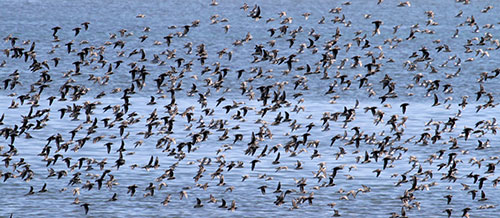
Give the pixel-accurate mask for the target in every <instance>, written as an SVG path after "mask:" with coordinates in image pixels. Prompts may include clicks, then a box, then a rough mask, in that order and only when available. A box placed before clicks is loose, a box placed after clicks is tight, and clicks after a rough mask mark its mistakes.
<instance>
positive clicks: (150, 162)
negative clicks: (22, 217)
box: [0, 0, 500, 217]
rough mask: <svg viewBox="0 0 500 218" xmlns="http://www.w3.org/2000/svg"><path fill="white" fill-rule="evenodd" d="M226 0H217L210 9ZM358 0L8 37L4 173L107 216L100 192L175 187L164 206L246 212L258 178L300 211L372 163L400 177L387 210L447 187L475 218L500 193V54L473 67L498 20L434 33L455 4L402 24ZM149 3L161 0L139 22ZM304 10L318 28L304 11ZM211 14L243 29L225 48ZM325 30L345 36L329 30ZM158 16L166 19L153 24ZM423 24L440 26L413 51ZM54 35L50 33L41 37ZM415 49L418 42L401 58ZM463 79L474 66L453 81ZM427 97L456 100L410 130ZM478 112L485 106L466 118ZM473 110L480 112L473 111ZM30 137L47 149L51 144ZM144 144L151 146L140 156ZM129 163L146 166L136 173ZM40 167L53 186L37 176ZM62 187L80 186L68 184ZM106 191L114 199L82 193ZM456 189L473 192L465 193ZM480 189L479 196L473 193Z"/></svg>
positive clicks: (377, 173)
mask: <svg viewBox="0 0 500 218" xmlns="http://www.w3.org/2000/svg"><path fill="white" fill-rule="evenodd" d="M469 3H470V2H469V1H468V0H457V1H456V4H460V5H462V6H463V7H467V5H468V4H469ZM219 4H224V3H219V2H216V1H215V0H214V1H212V2H211V3H209V6H210V7H207V10H210V9H211V8H213V7H218V6H219ZM351 4H352V3H351V2H344V3H342V4H341V5H339V6H338V7H335V8H331V9H327V10H325V11H313V12H304V13H303V14H302V17H291V16H287V12H286V11H281V12H279V11H277V12H270V11H266V6H265V5H263V4H262V5H258V4H255V5H253V4H246V3H245V4H243V5H241V7H240V8H239V13H240V15H241V16H240V18H241V19H245V20H250V21H251V22H252V23H253V25H255V26H256V27H264V28H265V29H266V32H267V35H262V34H261V33H259V35H258V36H257V35H255V33H252V32H247V33H246V34H245V35H243V36H241V37H240V36H235V33H234V29H235V28H241V27H237V25H238V24H239V23H238V21H235V20H230V19H228V18H224V17H223V16H221V15H219V14H215V15H213V16H211V17H210V19H209V20H194V21H193V22H191V23H185V24H178V25H176V26H174V25H172V26H169V27H168V29H167V30H158V29H153V28H151V27H148V26H145V27H144V28H143V29H140V30H137V31H136V30H127V29H120V28H118V29H117V30H116V32H113V33H110V34H109V38H106V39H104V40H103V39H102V38H97V39H96V38H94V40H91V39H90V37H89V36H91V35H93V34H94V33H92V28H93V25H94V23H93V22H86V21H82V22H81V24H79V25H75V27H74V28H72V29H68V28H64V27H60V26H57V25H55V26H54V27H52V29H51V30H50V34H49V35H47V36H41V37H40V38H41V39H24V38H23V37H22V36H18V35H16V34H9V35H7V36H4V38H3V39H4V42H3V43H2V46H3V48H2V49H3V56H2V57H0V61H2V63H1V65H0V66H1V68H0V71H1V72H0V76H1V78H0V79H1V80H2V87H1V90H0V92H1V93H2V95H3V96H2V99H3V100H4V101H5V100H7V99H8V101H9V102H10V104H9V105H8V106H7V107H4V108H2V109H1V110H0V111H1V112H2V116H1V118H0V128H1V129H0V135H1V136H3V138H2V141H0V143H1V144H0V146H1V147H0V155H1V156H2V162H3V163H4V164H3V166H1V167H0V181H2V182H3V183H4V184H2V186H0V187H2V189H5V188H8V187H9V186H8V185H6V184H8V183H14V182H17V181H23V183H24V184H25V185H26V193H22V195H24V197H25V198H30V197H32V196H33V195H41V196H42V195H44V194H45V193H47V192H60V193H62V194H64V195H72V196H74V197H73V198H74V201H73V202H68V204H72V205H74V207H76V208H78V209H79V210H80V212H81V215H82V214H89V215H91V214H92V213H97V212H95V211H94V212H93V208H94V207H96V206H97V205H106V204H111V203H112V202H120V201H123V200H125V199H130V198H152V197H154V196H159V195H161V200H159V201H158V202H157V203H158V205H157V206H158V207H168V206H169V204H170V203H171V202H174V201H184V202H186V203H185V204H184V205H188V206H186V207H185V208H186V209H185V210H193V208H194V209H198V208H207V207H214V210H215V209H219V210H226V211H227V212H228V213H231V212H234V211H238V210H242V207H244V206H243V205H247V206H248V204H244V202H240V201H237V200H235V199H229V198H227V197H225V196H230V195H229V194H230V193H232V192H233V191H235V192H236V190H238V189H239V187H240V186H245V187H246V188H248V185H245V184H246V183H249V182H250V183H252V185H253V186H257V187H258V188H255V189H253V190H250V191H248V190H246V191H245V192H246V193H247V196H239V199H247V200H249V199H252V198H258V196H265V195H273V196H274V197H272V198H273V200H272V201H271V202H269V204H272V205H274V206H275V207H277V208H282V209H286V210H300V209H302V208H305V207H308V205H313V204H318V203H317V202H318V201H321V202H325V201H322V200H319V198H322V197H325V195H331V196H337V197H336V199H335V200H333V201H330V202H329V203H328V204H324V205H321V206H322V207H325V208H326V209H327V210H328V211H329V212H328V214H329V215H333V216H342V215H343V212H344V211H343V210H342V209H341V208H339V207H338V206H337V204H341V202H343V201H355V199H356V198H362V196H361V195H365V194H366V195H368V194H369V193H377V192H378V191H379V190H377V188H375V187H371V186H369V185H365V184H361V182H356V180H357V177H359V176H353V175H352V174H353V173H354V172H355V171H363V169H368V170H369V171H366V170H365V171H364V172H365V173H364V174H363V175H362V176H363V177H365V178H369V180H372V181H373V183H372V184H377V183H383V184H384V185H388V186H390V187H393V188H394V189H395V190H397V191H396V192H397V193H395V195H394V196H392V200H394V199H396V200H397V201H399V204H398V205H397V206H396V208H397V210H393V211H385V212H383V214H386V216H387V217H408V216H409V214H410V213H412V214H419V212H418V211H419V210H421V209H422V210H429V208H425V206H424V204H425V203H424V202H425V200H426V199H425V198H423V197H422V196H424V193H426V192H429V190H433V189H435V188H438V187H439V188H441V189H443V187H444V188H446V189H447V190H445V191H444V192H445V193H449V194H447V195H444V196H441V197H439V198H440V199H438V200H437V201H438V202H442V207H443V208H444V209H442V210H440V211H434V212H433V214H435V215H442V216H447V217H451V216H454V217H460V216H461V217H469V216H472V214H473V213H474V212H478V211H479V210H483V209H494V208H496V204H495V203H496V202H491V200H490V201H489V200H488V198H493V196H492V195H494V192H488V191H487V190H491V189H494V188H495V187H496V186H497V184H498V182H500V177H495V167H496V165H497V164H498V163H499V162H500V161H499V156H496V155H497V154H498V151H495V149H497V148H496V145H495V142H497V141H498V140H495V137H496V132H497V129H498V123H497V121H496V119H495V118H494V117H493V118H489V119H488V118H485V119H483V117H490V116H489V114H491V113H494V111H495V110H497V109H496V106H497V105H498V103H497V102H496V101H495V99H494V97H495V94H497V93H498V92H496V90H494V89H493V88H491V87H492V86H493V85H494V84H495V83H496V82H497V77H498V75H500V68H492V69H485V70H483V71H484V72H468V71H467V70H462V66H463V65H466V64H474V63H478V62H479V63H478V65H480V63H481V61H482V60H483V59H484V60H487V59H488V58H490V55H492V56H493V54H494V53H495V52H497V50H498V48H500V40H499V39H497V38H496V37H495V36H494V35H493V34H492V33H491V32H492V31H493V30H494V24H484V25H483V26H481V24H479V23H480V22H485V21H479V20H476V18H475V17H477V16H474V15H473V14H465V13H464V12H463V11H457V12H456V14H455V17H448V18H446V19H452V20H453V21H456V23H457V26H456V27H452V28H453V29H456V31H454V32H451V33H449V34H448V35H449V36H448V38H446V39H435V38H433V36H434V33H435V31H440V29H439V28H437V27H439V23H438V22H436V21H435V20H434V19H435V17H436V16H437V15H438V13H440V11H425V13H423V14H422V17H421V22H422V23H423V24H420V25H419V24H408V23H406V24H402V25H396V26H390V27H389V26H387V21H382V20H378V19H373V18H372V16H371V15H370V14H365V15H364V18H363V19H365V20H366V21H367V23H369V24H370V27H369V28H368V27H367V26H364V25H359V24H356V23H352V22H351V15H350V14H346V13H343V9H344V8H347V7H351ZM367 4H373V7H374V10H376V7H378V6H380V5H384V4H393V6H394V7H393V9H392V10H400V9H402V8H406V9H411V8H412V7H414V5H413V3H410V2H409V1H407V2H400V3H399V4H398V3H396V4H394V2H392V3H391V2H388V1H383V0H379V1H378V2H377V1H374V2H367ZM207 6H208V5H207ZM491 9H493V7H492V6H487V7H485V8H484V9H482V10H481V11H478V12H477V13H492V12H489V10H491ZM321 13H323V14H321ZM147 17H148V13H147V12H145V13H144V14H138V15H137V17H136V19H137V20H141V19H147ZM316 18H318V19H317V20H314V19H316ZM299 19H301V20H302V21H301V22H305V23H311V25H312V26H317V27H318V28H316V29H315V28H314V27H313V28H311V27H307V26H302V25H300V26H299V25H295V24H294V23H297V20H299ZM401 22H404V21H403V20H402V21H401ZM313 24H314V25H313ZM203 26H205V27H206V28H209V29H211V30H213V31H220V32H221V33H218V34H219V35H223V36H227V37H228V39H235V40H232V41H227V42H228V43H227V45H224V46H227V47H225V48H224V49H222V50H218V51H214V49H213V47H211V46H210V45H209V44H208V42H206V41H203V40H198V39H197V38H196V37H194V36H199V35H204V34H205V33H202V32H199V31H202V30H201V29H202V27H203ZM323 26H325V27H323ZM319 27H322V28H319ZM206 28H205V30H206ZM324 28H327V29H329V31H332V32H333V33H332V34H329V33H323V32H320V30H318V29H323V30H324ZM367 29H369V30H368V31H367ZM153 31H158V32H162V34H163V33H165V34H164V36H163V38H154V37H150V36H148V34H149V35H151V34H150V33H151V32H153ZM463 32H472V33H468V35H472V36H473V37H471V38H465V37H464V36H463V35H467V34H462V33H463ZM61 33H66V34H65V35H64V36H62V34H61ZM68 33H71V35H70V34H68ZM138 35H139V36H138ZM86 37H89V38H88V39H87V38H86ZM206 37H210V36H206ZM421 39H426V40H428V39H432V40H428V41H429V42H430V43H429V44H418V46H415V47H416V48H417V49H416V50H409V48H412V47H410V46H408V44H412V43H416V42H415V41H417V42H419V43H421V42H422V41H418V40H421ZM40 40H49V41H50V44H51V45H52V47H50V48H39V44H40ZM208 40H210V38H209V39H208ZM462 42H465V44H463V45H462V44H460V45H459V46H451V45H450V44H453V43H462ZM42 51H43V52H42ZM157 51H160V52H157ZM245 52H247V53H248V54H246V56H245ZM401 53H403V54H405V55H406V53H408V54H410V55H409V56H406V57H405V59H404V60H400V59H399V58H396V57H394V56H396V55H400V54H401ZM392 54H394V56H391V55H392ZM247 56H248V57H251V59H250V60H249V59H242V57H247ZM438 61H443V63H442V64H441V63H437V62H438ZM389 66H391V67H389ZM401 66H402V67H401ZM464 68H465V67H464ZM6 69H13V70H12V71H10V72H6ZM468 69H470V68H468ZM473 70H475V69H474V68H473ZM396 72H404V73H396ZM450 72H451V73H450ZM463 74H470V75H466V76H467V77H465V76H464V75H463ZM471 75H473V76H471ZM464 77H465V78H474V79H475V81H469V82H468V83H467V84H468V85H469V86H468V87H457V86H455V85H454V84H453V81H457V80H461V79H462V80H463V78H464ZM492 84H493V85H492ZM457 93H459V94H463V95H462V96H456V95H457ZM469 95H470V96H469ZM353 96H354V97H353ZM145 99H147V100H145ZM456 99H459V100H458V101H457V100H456ZM427 102H430V103H427ZM308 103H311V105H308ZM343 103H345V105H341V104H343ZM316 105H318V106H316ZM471 105H474V106H471ZM471 107H473V108H471ZM420 110H423V111H426V112H429V111H430V113H433V111H439V112H441V113H446V112H447V111H452V110H453V113H450V114H453V115H452V116H449V117H446V119H443V120H440V119H431V120H430V121H424V122H420V124H421V125H420V126H419V128H420V127H421V128H423V132H416V131H408V130H407V129H408V128H407V126H406V125H407V121H408V122H418V121H415V120H413V121H412V116H417V115H414V114H419V113H421V111H420ZM466 110H472V112H470V113H468V114H470V116H471V117H467V118H464V117H463V116H465V115H464V114H465V111H466ZM443 111H445V112H443ZM455 112H456V113H455ZM412 113H413V114H412ZM480 114H482V115H485V116H480ZM419 116H422V115H421V114H420V115H419ZM440 118H443V117H442V116H441V117H440ZM360 120H365V121H364V123H363V124H361V125H359V123H357V122H360ZM367 120H368V121H367ZM462 120H468V121H470V120H473V122H472V123H468V125H466V126H463V127H462V126H458V125H457V123H459V122H461V121H462ZM27 144H30V146H31V147H32V148H33V147H35V148H36V149H38V151H37V154H36V155H34V154H32V153H31V152H32V150H28V149H27V147H28V146H27ZM416 151H419V152H423V153H422V154H419V153H418V152H417V153H413V152H416ZM136 152H137V153H141V154H143V155H144V156H146V157H147V160H144V161H141V160H143V159H144V158H143V157H144V156H143V157H142V158H134V157H136V156H137V155H135V154H136ZM201 152H204V153H203V154H202V155H201V156H200V155H198V156H197V153H201ZM426 152H427V153H426ZM470 153H474V156H472V155H471V154H470ZM423 154H425V155H427V156H426V158H425V157H423ZM92 155H94V156H92ZM134 155H135V156H134ZM192 157H197V158H195V159H192ZM464 158H466V159H464ZM482 166H483V167H482ZM305 168H307V169H313V172H312V174H311V172H310V171H307V170H305ZM124 171H125V172H126V173H122V172H124ZM180 171H186V172H190V173H186V172H180ZM191 172H192V173H191ZM131 174H138V175H139V174H140V175H141V176H137V178H136V179H138V180H143V181H142V182H141V183H130V181H132V180H127V178H126V177H127V176H130V175H131ZM144 174H147V175H144ZM186 174H189V175H188V176H186ZM287 174H293V175H294V176H293V178H292V176H283V175H287ZM179 175H183V176H182V177H184V178H182V182H181V183H182V184H179V182H176V181H177V180H179V178H176V177H179ZM273 175H274V176H273ZM278 175H279V176H278ZM295 175H300V177H295ZM339 175H343V176H344V177H345V178H344V177H341V176H339ZM186 177H187V178H189V179H187V178H186ZM382 177H383V178H384V179H382ZM191 178H192V179H191ZM236 178H237V179H236ZM31 180H37V181H41V182H40V184H43V185H42V186H41V187H34V186H33V185H31V184H30V181H31ZM138 180H135V181H138ZM187 181H189V182H187ZM363 182H364V181H363ZM350 183H352V184H351V185H349V184H350ZM438 183H444V184H445V186H442V185H440V184H438ZM55 184H63V186H64V187H63V188H62V189H60V190H54V188H52V187H51V185H53V186H56V185H55ZM174 184H175V185H174ZM356 184H357V185H358V187H357V188H352V189H351V188H349V187H354V186H356ZM454 184H461V187H462V188H461V189H458V190H457V189H453V188H452V187H453V185H454ZM180 186H182V187H180ZM253 186H252V187H253ZM175 187H180V188H178V189H176V188H175ZM195 189H196V190H198V189H199V190H201V191H199V192H194V190H195ZM117 190H121V191H122V192H120V191H117ZM96 192H98V193H104V195H106V196H108V195H109V199H107V200H104V201H103V200H92V201H91V200H81V199H83V198H82V197H80V195H82V196H83V195H85V194H86V193H89V194H88V195H92V193H96ZM68 193H69V194H68ZM461 193H462V194H461ZM358 195H359V196H358ZM457 195H470V196H469V197H468V199H460V202H461V203H459V204H455V205H454V206H453V207H452V205H453V203H454V201H458V200H457V197H456V196H457ZM86 198H87V199H91V197H86ZM474 202H475V203H474ZM477 202H480V204H481V206H479V207H473V206H470V205H477V204H476V203H477ZM483 203H484V204H483ZM262 204H264V203H262ZM212 205H213V206H212ZM336 206H337V207H336ZM427 206H429V205H427ZM350 207H354V208H355V207H363V205H357V206H356V205H351V206H350ZM429 207H430V206H429ZM80 208H81V209H80ZM435 208H436V206H434V207H432V209H435ZM439 208H441V207H439ZM256 209H257V210H258V207H257V208H256ZM247 215H249V214H247ZM11 216H16V213H14V214H11Z"/></svg>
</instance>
